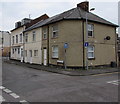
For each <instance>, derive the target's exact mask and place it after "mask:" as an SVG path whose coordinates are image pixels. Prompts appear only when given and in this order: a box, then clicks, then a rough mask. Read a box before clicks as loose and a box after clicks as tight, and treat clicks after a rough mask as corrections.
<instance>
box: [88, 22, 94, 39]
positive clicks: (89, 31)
mask: <svg viewBox="0 0 120 104" xmlns="http://www.w3.org/2000/svg"><path fill="white" fill-rule="evenodd" d="M93 30H94V26H93V25H92V24H88V37H93Z"/></svg>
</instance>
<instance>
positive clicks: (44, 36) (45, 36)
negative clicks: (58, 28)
mask: <svg viewBox="0 0 120 104" xmlns="http://www.w3.org/2000/svg"><path fill="white" fill-rule="evenodd" d="M43 39H47V29H46V28H44V29H43Z"/></svg>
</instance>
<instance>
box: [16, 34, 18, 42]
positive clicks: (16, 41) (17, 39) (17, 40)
mask: <svg viewBox="0 0 120 104" xmlns="http://www.w3.org/2000/svg"><path fill="white" fill-rule="evenodd" d="M16 43H18V35H16Z"/></svg>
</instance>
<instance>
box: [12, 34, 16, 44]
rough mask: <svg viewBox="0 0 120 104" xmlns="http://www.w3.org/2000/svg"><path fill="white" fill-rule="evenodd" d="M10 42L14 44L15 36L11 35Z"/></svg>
mask: <svg viewBox="0 0 120 104" xmlns="http://www.w3.org/2000/svg"><path fill="white" fill-rule="evenodd" d="M12 44H15V36H12Z"/></svg>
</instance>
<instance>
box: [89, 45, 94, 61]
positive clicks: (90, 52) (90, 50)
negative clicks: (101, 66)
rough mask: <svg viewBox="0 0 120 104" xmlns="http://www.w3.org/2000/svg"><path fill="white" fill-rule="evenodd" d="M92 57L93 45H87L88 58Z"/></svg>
mask: <svg viewBox="0 0 120 104" xmlns="http://www.w3.org/2000/svg"><path fill="white" fill-rule="evenodd" d="M92 58H95V57H94V46H88V59H92Z"/></svg>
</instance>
